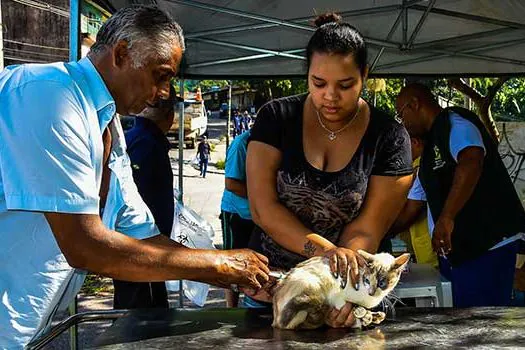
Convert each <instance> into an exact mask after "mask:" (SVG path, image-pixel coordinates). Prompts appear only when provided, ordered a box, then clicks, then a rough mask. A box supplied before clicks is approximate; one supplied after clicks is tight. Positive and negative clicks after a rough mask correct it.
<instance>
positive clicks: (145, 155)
mask: <svg viewBox="0 0 525 350" xmlns="http://www.w3.org/2000/svg"><path fill="white" fill-rule="evenodd" d="M174 103H175V90H174V89H173V88H171V89H170V98H169V99H167V100H161V101H159V103H158V104H157V106H155V107H147V108H146V109H145V110H144V111H142V113H141V114H140V115H139V116H137V117H135V118H134V119H135V122H134V125H133V127H132V128H131V129H129V130H127V131H126V133H125V137H126V145H127V151H128V155H129V158H130V160H131V169H132V171H133V180H134V182H135V184H136V185H137V189H138V191H139V193H140V196H141V197H142V199H143V200H144V202H145V203H146V205H147V206H148V208H149V209H150V210H151V213H152V214H153V218H154V219H155V224H156V225H157V227H158V228H159V231H160V233H161V234H163V235H165V236H167V237H169V236H170V233H171V230H172V226H173V218H174V210H175V204H174V197H173V171H172V169H171V162H170V158H169V154H168V153H169V150H170V143H169V141H168V139H167V137H166V134H167V132H168V131H169V130H170V127H171V125H172V124H173V117H174V108H173V107H174ZM113 285H114V287H115V290H114V297H113V307H114V308H115V309H135V308H168V307H169V304H168V293H167V290H166V284H165V282H142V283H140V282H128V281H120V280H113Z"/></svg>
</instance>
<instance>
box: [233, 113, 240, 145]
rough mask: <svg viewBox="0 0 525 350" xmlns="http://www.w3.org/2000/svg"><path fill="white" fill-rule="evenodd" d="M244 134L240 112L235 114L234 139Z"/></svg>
mask: <svg viewBox="0 0 525 350" xmlns="http://www.w3.org/2000/svg"><path fill="white" fill-rule="evenodd" d="M241 133H242V117H241V115H240V114H239V111H237V110H236V111H235V112H233V137H234V138H235V137H237V135H240V134H241Z"/></svg>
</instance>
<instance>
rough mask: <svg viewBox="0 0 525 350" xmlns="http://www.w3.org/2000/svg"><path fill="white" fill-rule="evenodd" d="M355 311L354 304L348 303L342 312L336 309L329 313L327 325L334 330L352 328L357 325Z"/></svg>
mask: <svg viewBox="0 0 525 350" xmlns="http://www.w3.org/2000/svg"><path fill="white" fill-rule="evenodd" d="M353 310H354V306H353V304H352V303H346V304H345V305H344V306H343V307H342V308H341V310H337V309H336V308H335V307H334V308H332V309H330V311H329V312H328V315H327V316H326V320H325V323H326V324H327V325H328V326H330V327H332V328H347V327H352V326H353V325H354V323H355V316H354V313H353V312H352V311H353Z"/></svg>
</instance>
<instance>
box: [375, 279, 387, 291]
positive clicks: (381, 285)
mask: <svg viewBox="0 0 525 350" xmlns="http://www.w3.org/2000/svg"><path fill="white" fill-rule="evenodd" d="M377 286H378V287H379V288H381V289H383V290H385V289H386V280H385V279H384V278H382V279H380V280H379V282H378V283H377Z"/></svg>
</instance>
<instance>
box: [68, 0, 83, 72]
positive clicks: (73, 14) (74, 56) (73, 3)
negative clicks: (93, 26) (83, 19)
mask: <svg viewBox="0 0 525 350" xmlns="http://www.w3.org/2000/svg"><path fill="white" fill-rule="evenodd" d="M81 1H82V0H69V13H70V17H69V61H71V62H73V61H77V60H78V59H79V58H80V5H81V3H80V2H81Z"/></svg>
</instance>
